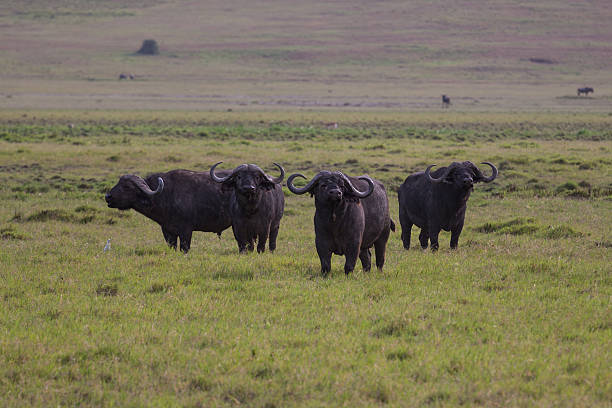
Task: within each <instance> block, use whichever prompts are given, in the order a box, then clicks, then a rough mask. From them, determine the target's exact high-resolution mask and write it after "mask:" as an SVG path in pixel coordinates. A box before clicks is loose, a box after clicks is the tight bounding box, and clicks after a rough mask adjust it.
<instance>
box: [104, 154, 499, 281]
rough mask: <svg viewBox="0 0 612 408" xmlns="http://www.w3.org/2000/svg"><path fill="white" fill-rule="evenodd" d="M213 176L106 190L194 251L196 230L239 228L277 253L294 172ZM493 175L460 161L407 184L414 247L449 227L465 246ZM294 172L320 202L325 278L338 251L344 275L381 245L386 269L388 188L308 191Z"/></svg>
mask: <svg viewBox="0 0 612 408" xmlns="http://www.w3.org/2000/svg"><path fill="white" fill-rule="evenodd" d="M221 163H222V162H219V163H217V164H215V165H213V166H212V167H211V168H210V170H209V171H208V172H197V171H189V170H172V171H169V172H166V173H155V174H152V175H150V176H148V177H147V178H145V179H143V178H141V177H139V176H136V175H133V174H126V175H123V176H121V178H120V179H119V182H118V183H117V184H116V185H115V186H114V187H113V188H112V189H110V191H109V192H108V193H107V194H106V196H105V199H106V202H107V204H108V206H109V207H110V208H117V209H119V210H129V209H134V210H136V211H137V212H139V213H141V214H142V215H144V216H145V217H147V218H150V219H152V220H153V221H155V222H157V223H158V224H159V225H160V226H161V229H162V233H163V235H164V239H165V240H166V242H167V243H168V245H169V246H171V247H173V248H175V249H176V247H177V241H178V240H179V239H180V249H181V251H183V252H185V253H187V252H188V251H189V248H190V245H191V235H192V232H193V231H204V232H214V233H216V234H218V235H219V236H221V233H222V232H223V231H224V230H225V229H227V228H229V227H230V226H231V227H232V231H233V233H234V238H235V239H236V243H237V245H238V250H239V252H240V253H245V252H247V251H248V252H252V251H253V250H254V249H255V242H257V252H260V253H261V252H264V251H265V247H266V242H268V243H269V244H268V245H269V249H270V251H271V252H272V251H274V250H275V249H276V239H277V236H278V231H279V227H280V221H281V218H282V216H283V211H284V206H285V199H284V194H283V189H282V184H281V183H282V181H283V179H284V177H285V169H284V168H283V167H282V166H281V165H280V164H277V163H274V165H275V166H276V167H277V168H278V170H279V171H280V175H279V176H278V177H271V176H270V175H268V174H266V172H265V171H263V170H262V169H261V168H260V167H259V166H257V165H255V164H241V165H240V166H238V167H236V168H234V169H233V170H231V171H229V170H217V166H219V165H220V164H221ZM483 164H485V165H487V166H489V167H491V170H492V174H491V175H490V176H488V177H487V176H485V175H484V174H483V172H482V171H481V170H480V169H479V168H478V167H477V166H476V165H474V164H473V163H472V162H469V161H466V162H462V163H459V162H453V163H451V164H450V165H449V166H447V167H441V168H439V169H437V170H436V171H434V172H431V168H432V167H434V165H431V166H429V167H427V168H426V169H425V171H422V172H418V173H414V174H412V175H410V176H408V177H407V178H406V180H405V181H404V182H403V184H402V185H401V186H400V187H399V189H398V191H397V192H398V201H399V219H400V225H401V227H402V236H401V238H402V242H403V245H404V248H405V249H409V248H410V234H411V229H412V226H413V225H416V226H417V227H419V228H420V229H421V232H420V234H419V241H420V244H421V247H422V248H423V249H426V248H427V246H428V244H429V243H430V248H431V250H432V251H436V250H437V249H438V246H439V245H438V234H439V233H440V230H445V231H450V232H451V240H450V247H451V248H452V249H456V248H457V245H458V242H459V235H460V234H461V231H462V229H463V223H464V219H465V210H466V208H467V201H468V199H469V197H470V194H471V192H472V190H473V188H474V184H475V183H479V182H484V183H489V182H491V181H493V180H495V178H496V177H497V175H498V170H497V168H496V167H495V166H494V165H493V164H492V163H489V162H483ZM296 178H303V179H306V177H305V176H304V175H302V174H300V173H295V174H292V175H290V176H289V177H288V178H287V187H288V189H289V191H291V192H292V193H294V194H305V193H309V194H310V195H311V196H312V197H314V201H315V215H314V230H315V247H316V250H317V254H318V255H319V259H320V261H321V272H322V274H323V275H326V274H327V273H329V271H330V270H331V256H332V254H336V255H344V256H345V264H344V272H345V273H346V274H349V273H350V272H352V271H353V270H354V268H355V264H356V262H357V258H359V260H360V261H361V265H362V267H363V270H364V271H369V270H370V268H371V252H370V250H371V248H372V247H374V252H375V255H376V267H377V268H378V269H379V270H382V268H383V265H384V263H385V250H386V246H387V241H388V239H389V235H390V233H391V231H395V223H394V222H393V220H392V219H391V217H390V215H389V199H388V197H387V192H386V190H385V187H384V186H383V184H382V183H381V182H380V181H378V180H375V179H373V178H371V177H369V176H367V175H363V176H359V177H351V176H348V175H346V174H344V173H342V172H340V171H326V170H323V171H320V172H319V173H317V174H316V175H315V176H314V177H313V178H312V179H310V180H309V181H308V182H307V183H306V185H305V186H304V187H297V186H295V185H294V180H295V179H296Z"/></svg>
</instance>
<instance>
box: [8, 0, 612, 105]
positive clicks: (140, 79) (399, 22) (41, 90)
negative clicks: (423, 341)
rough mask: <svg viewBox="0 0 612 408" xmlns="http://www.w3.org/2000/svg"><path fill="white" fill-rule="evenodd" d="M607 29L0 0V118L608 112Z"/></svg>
mask: <svg viewBox="0 0 612 408" xmlns="http://www.w3.org/2000/svg"><path fill="white" fill-rule="evenodd" d="M610 20H612V7H610V2H609V1H608V0H592V1H589V2H578V3H577V2H575V1H570V0H539V1H537V2H534V1H530V0H495V1H489V2H488V3H487V4H486V5H483V4H482V2H480V1H473V0H412V1H409V2H407V1H403V0H384V1H377V2H372V1H369V0H336V1H333V2H323V1H298V0H267V1H265V2H256V3H254V2H252V1H247V0H208V1H206V2H202V1H196V0H138V1H127V0H116V1H112V2H110V1H91V0H28V1H16V0H6V1H3V2H2V3H1V4H0V38H2V39H3V41H2V42H1V43H0V84H1V90H0V92H1V93H0V108H12V109H14V108H26V109H31V108H41V109H43V108H47V109H49V108H51V109H58V108H63V109H74V108H76V109H83V108H88V109H106V110H109V109H128V110H132V109H134V108H138V109H169V110H212V109H246V108H248V109H251V110H254V109H260V110H267V109H270V108H272V109H290V110H296V109H311V108H315V109H321V108H328V109H339V110H345V109H351V110H355V109H362V110H375V109H389V108H391V109H394V110H398V109H407V110H412V111H414V110H425V111H429V110H432V109H437V108H440V96H441V94H447V95H450V96H451V99H452V101H453V106H452V109H456V110H462V111H465V110H467V111H483V110H484V111H511V110H518V111H542V110H552V111H585V112H592V111H598V112H609V111H610V104H611V98H612V91H611V90H610V85H609V84H610V83H612V70H610V57H609V56H610V55H611V53H612V42H611V39H612V28H611V25H610V24H609V22H610ZM146 38H154V39H156V40H157V42H158V43H159V45H160V49H161V53H160V55H158V56H155V57H143V56H140V55H136V54H135V51H136V50H137V49H138V48H139V47H140V45H141V42H142V41H143V40H144V39H146ZM122 72H125V73H132V74H134V75H135V78H136V79H135V80H133V81H119V80H118V77H119V74H120V73H122ZM581 86H592V87H594V88H595V93H594V94H593V95H591V96H589V97H582V98H579V97H577V96H576V89H577V88H578V87H581Z"/></svg>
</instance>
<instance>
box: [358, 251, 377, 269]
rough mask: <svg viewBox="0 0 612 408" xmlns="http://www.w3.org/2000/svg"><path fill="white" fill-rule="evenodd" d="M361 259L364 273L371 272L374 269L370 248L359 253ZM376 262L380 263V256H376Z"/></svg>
mask: <svg viewBox="0 0 612 408" xmlns="http://www.w3.org/2000/svg"><path fill="white" fill-rule="evenodd" d="M359 259H361V266H362V267H363V271H364V272H369V271H370V269H371V268H372V253H371V252H370V248H365V249H362V250H361V251H360V252H359ZM376 260H377V261H378V255H377V256H376Z"/></svg>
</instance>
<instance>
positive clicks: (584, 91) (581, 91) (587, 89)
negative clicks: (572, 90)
mask: <svg viewBox="0 0 612 408" xmlns="http://www.w3.org/2000/svg"><path fill="white" fill-rule="evenodd" d="M593 92H595V90H594V89H593V88H591V87H590V86H585V87H584V88H578V91H577V92H576V93H577V94H578V96H580V94H585V95H586V96H589V93H593Z"/></svg>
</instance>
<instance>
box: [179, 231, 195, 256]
mask: <svg viewBox="0 0 612 408" xmlns="http://www.w3.org/2000/svg"><path fill="white" fill-rule="evenodd" d="M191 233H192V231H191V230H185V231H183V232H182V233H181V234H179V238H180V239H181V251H183V252H184V253H187V252H189V248H190V247H191Z"/></svg>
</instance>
